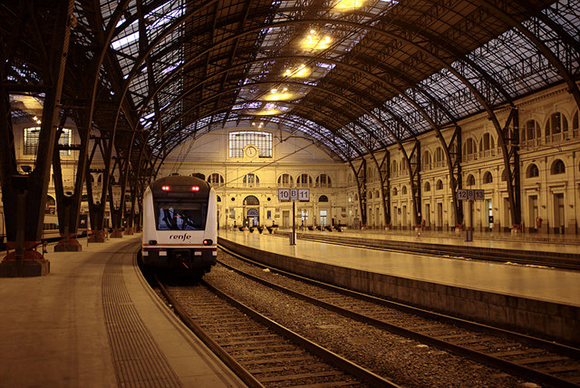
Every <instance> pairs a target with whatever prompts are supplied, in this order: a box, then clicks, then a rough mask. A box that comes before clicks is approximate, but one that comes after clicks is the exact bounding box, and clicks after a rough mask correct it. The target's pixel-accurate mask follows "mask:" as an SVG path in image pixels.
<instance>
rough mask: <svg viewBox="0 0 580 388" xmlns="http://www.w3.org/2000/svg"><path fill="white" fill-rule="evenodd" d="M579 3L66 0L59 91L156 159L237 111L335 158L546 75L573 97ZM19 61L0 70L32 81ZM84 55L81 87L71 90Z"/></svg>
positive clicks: (489, 107)
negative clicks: (67, 34)
mask: <svg viewBox="0 0 580 388" xmlns="http://www.w3.org/2000/svg"><path fill="white" fill-rule="evenodd" d="M15 3H19V2H15ZM579 3H580V2H578V1H564V0H561V1H559V2H554V1H541V0H532V1H527V0H516V1H503V0H501V1H500V0H471V1H463V0H434V1H423V0H408V1H404V0H403V1H395V0H378V1H376V0H367V1H362V0H342V1H341V0H333V1H328V0H313V1H283V0H253V1H252V0H210V1H193V0H149V1H147V0H144V1H136V0H77V1H76V2H75V4H74V15H75V21H74V26H73V29H72V35H71V49H70V55H69V60H68V61H69V62H68V66H69V72H68V73H67V74H68V75H67V77H68V79H69V84H70V85H71V86H70V87H69V89H68V92H67V91H65V92H64V93H65V95H68V99H69V106H70V107H71V109H73V110H74V106H77V105H78V104H83V103H84V104H90V105H91V106H92V107H93V110H92V111H91V112H92V114H93V116H92V118H93V125H94V126H95V127H96V128H97V129H98V130H99V131H101V132H103V133H104V132H107V131H115V133H116V134H117V135H116V136H117V141H125V142H134V144H133V147H135V148H139V149H141V150H143V149H147V150H148V151H149V153H150V154H151V155H153V157H155V158H160V160H162V159H163V158H164V157H165V156H166V155H167V154H168V153H169V152H170V151H171V150H173V149H174V148H175V147H177V146H178V145H179V144H181V143H182V142H184V141H187V140H188V139H191V138H192V137H195V136H198V135H199V134H202V133H207V132H208V131H211V130H214V129H219V128H223V127H227V126H236V125H238V126H250V125H251V124H252V123H262V124H263V125H264V126H265V127H267V128H271V129H280V130H290V129H291V130H292V131H294V132H295V133H300V134H301V135H302V136H304V137H306V138H310V139H312V140H313V141H314V142H316V143H317V144H319V145H320V146H321V147H324V148H325V149H326V150H327V151H328V152H330V153H332V154H334V155H335V156H336V157H337V158H339V159H340V160H350V159H354V158H356V157H359V156H361V155H364V154H366V153H369V152H373V151H374V150H377V149H381V148H384V147H386V146H388V145H391V144H394V143H401V142H405V141H407V140H409V139H413V138H414V137H416V136H417V135H419V134H421V133H425V132H428V131H431V130H434V129H436V128H443V127H446V126H450V125H454V124H455V123H457V122H458V121H459V120H461V119H463V118H466V117H469V116H471V115H473V114H476V113H479V112H483V111H487V112H488V113H489V112H492V111H493V110H494V109H498V108H499V107H503V106H509V105H511V104H512V103H513V101H514V100H515V99H517V98H519V97H521V96H524V95H527V94H530V93H533V92H535V91H537V90H541V89H543V88H546V87H548V86H551V85H554V84H558V83H566V84H567V85H568V87H569V89H570V91H571V93H573V94H574V96H575V98H576V101H577V103H580V94H579V93H578V86H577V81H578V76H579V72H580V61H579V57H580V43H579V39H580V30H579V27H578V26H580V4H579ZM14 7H16V6H14ZM0 11H1V12H2V15H1V16H2V18H7V17H9V16H10V15H11V14H12V13H14V12H16V11H14V9H12V8H10V6H9V5H2V8H1V9H0ZM0 28H2V27H0ZM4 28H5V29H6V31H5V32H6V34H8V35H9V34H10V33H14V31H10V30H9V28H10V27H9V26H6V25H5V26H4ZM3 32H4V31H3ZM22 49H23V51H22V52H21V53H20V55H21V56H22V58H30V57H31V56H33V55H34V54H33V53H29V52H25V50H26V48H25V47H23V48H22ZM26 62H31V63H34V59H33V58H30V59H29V60H26V59H24V60H23V61H22V63H23V64H24V66H21V68H20V69H17V68H15V67H14V66H13V68H12V70H10V71H9V72H12V73H13V75H12V76H13V77H14V78H15V79H17V78H21V79H26V80H27V82H29V83H34V79H35V76H34V72H35V69H34V67H33V66H30V65H28V64H26ZM95 63H98V65H95ZM91 66H100V76H99V80H98V85H97V87H96V89H95V90H96V93H95V95H94V96H90V95H89V96H79V94H80V93H79V91H78V90H75V88H79V87H82V86H79V85H82V83H80V81H79V80H81V79H82V73H83V72H88V71H89V70H90V69H91ZM16 67H18V66H16ZM76 77H79V78H78V79H77V78H76ZM91 86H92V85H86V88H87V89H90V87H91ZM65 88H66V85H65ZM67 93H68V94H67ZM73 100H74V103H73V102H72V101H73Z"/></svg>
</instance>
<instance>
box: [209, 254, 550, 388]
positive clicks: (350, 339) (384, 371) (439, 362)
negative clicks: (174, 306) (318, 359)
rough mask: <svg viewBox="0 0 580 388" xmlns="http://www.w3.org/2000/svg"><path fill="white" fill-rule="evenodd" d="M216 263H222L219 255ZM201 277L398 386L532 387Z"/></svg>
mask: <svg viewBox="0 0 580 388" xmlns="http://www.w3.org/2000/svg"><path fill="white" fill-rule="evenodd" d="M220 260H224V261H227V260H228V259H227V256H226V255H225V254H223V253H221V252H220ZM236 264H237V265H239V262H237V261H236ZM255 271H260V270H255ZM272 276H277V275H274V274H272ZM204 279H205V280H206V281H208V282H209V283H211V284H214V285H216V286H217V287H220V288H221V289H223V290H224V291H225V292H227V293H230V294H231V295H235V296H236V298H238V299H239V300H241V301H242V302H243V303H245V304H247V305H249V306H250V307H252V308H254V309H256V310H258V311H260V312H261V313H263V314H265V315H267V316H269V317H271V318H272V319H275V320H276V321H278V322H280V323H282V324H283V325H285V326H287V327H289V328H290V329H292V330H293V331H295V332H297V333H299V334H301V335H303V336H304V337H307V338H309V339H311V340H312V341H315V342H317V343H319V344H321V345H322V346H324V347H326V348H328V349H330V350H332V351H333V352H335V353H337V354H340V355H342V356H343V357H346V358H348V359H350V360H352V361H354V362H356V363H358V364H359V365H362V366H365V367H366V368H368V369H370V370H372V371H374V372H375V373H377V374H379V375H382V376H385V377H388V378H390V379H391V380H393V381H395V382H396V383H397V384H400V385H401V386H405V387H526V388H531V387H538V385H536V384H533V383H530V382H524V381H522V380H521V379H518V378H517V377H514V376H511V375H508V374H505V373H503V372H502V371H499V370H496V369H492V368H489V367H487V366H485V365H481V364H478V363H475V362H471V361H468V360H466V359H463V358H461V357H458V356H455V355H453V354H451V353H448V352H445V351H441V350H439V349H435V348H432V347H429V346H427V345H423V344H420V343H418V342H416V341H412V340H409V339H406V338H403V337H400V336H397V335H393V334H389V333H386V332H384V331H382V330H379V329H376V328H374V327H372V326H369V325H366V324H360V323H356V322H354V321H353V320H350V319H348V318H344V317H342V316H340V315H338V314H335V313H331V312H325V313H323V314H322V313H321V312H320V309H319V308H316V307H313V306H311V305H308V304H306V303H304V302H301V301H297V300H296V299H294V298H291V297H288V296H285V295H282V294H281V293H279V292H276V291H273V290H271V289H269V288H267V287H264V286H261V285H256V284H255V283H254V282H252V281H250V280H247V279H245V278H244V277H242V276H240V275H237V274H235V273H233V272H232V271H230V270H228V269H226V268H224V267H222V266H216V267H214V268H213V269H212V271H211V272H210V273H209V274H207V275H206V276H205V278H204Z"/></svg>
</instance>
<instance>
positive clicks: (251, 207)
mask: <svg viewBox="0 0 580 388" xmlns="http://www.w3.org/2000/svg"><path fill="white" fill-rule="evenodd" d="M244 214H245V216H246V217H245V224H246V226H258V225H259V224H260V200H259V199H258V198H256V197H255V196H254V195H248V196H247V197H246V198H244Z"/></svg>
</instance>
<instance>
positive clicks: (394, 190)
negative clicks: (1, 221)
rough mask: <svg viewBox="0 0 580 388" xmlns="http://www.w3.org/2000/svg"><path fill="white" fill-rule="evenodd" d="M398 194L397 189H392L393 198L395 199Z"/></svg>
mask: <svg viewBox="0 0 580 388" xmlns="http://www.w3.org/2000/svg"><path fill="white" fill-rule="evenodd" d="M397 194H398V191H397V188H396V187H393V197H396V196H397Z"/></svg>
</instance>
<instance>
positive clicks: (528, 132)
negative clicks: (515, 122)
mask: <svg viewBox="0 0 580 388" xmlns="http://www.w3.org/2000/svg"><path fill="white" fill-rule="evenodd" d="M540 132H541V130H540V124H538V122H537V121H536V120H528V121H526V124H525V125H524V127H523V128H522V136H521V137H522V138H521V139H520V140H522V141H527V142H529V141H531V140H534V139H539V138H540V137H542V136H541V133H540Z"/></svg>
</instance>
